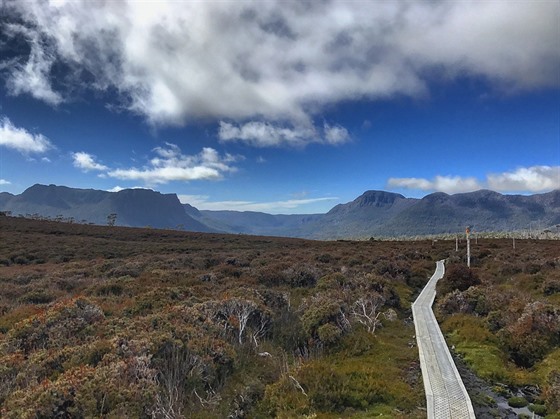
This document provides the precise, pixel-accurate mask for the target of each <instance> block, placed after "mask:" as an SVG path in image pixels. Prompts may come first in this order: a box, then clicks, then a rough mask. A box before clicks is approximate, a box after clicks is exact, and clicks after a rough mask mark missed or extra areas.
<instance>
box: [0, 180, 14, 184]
mask: <svg viewBox="0 0 560 419" xmlns="http://www.w3.org/2000/svg"><path fill="white" fill-rule="evenodd" d="M11 184H12V182H10V181H9V180H6V179H0V185H11Z"/></svg>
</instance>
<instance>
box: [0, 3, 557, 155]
mask: <svg viewBox="0 0 560 419" xmlns="http://www.w3.org/2000/svg"><path fill="white" fill-rule="evenodd" d="M5 16H6V19H5V20H4V22H6V24H4V23H3V25H2V29H1V30H2V31H3V38H4V39H6V43H5V44H6V45H8V47H9V48H11V49H10V51H13V50H14V48H12V47H13V45H18V44H17V43H18V42H20V40H25V41H26V42H27V44H28V48H23V49H22V48H21V47H19V50H21V51H22V54H20V55H17V54H16V55H15V56H13V57H12V56H10V57H9V58H6V59H5V60H4V61H3V62H2V64H1V68H3V73H4V77H5V79H6V82H7V87H8V89H9V91H10V92H11V93H12V94H22V93H27V94H30V95H33V96H34V97H36V98H37V99H40V100H43V101H45V102H47V103H51V104H56V103H59V102H60V101H62V100H64V97H65V95H66V94H67V93H68V92H72V91H75V90H76V89H77V88H78V87H80V86H82V85H84V84H86V86H87V87H89V88H92V89H97V90H101V91H104V90H110V91H111V92H113V91H116V92H119V94H120V95H121V97H120V103H119V104H117V105H118V106H121V107H126V108H128V109H129V110H131V111H133V112H136V113H138V114H141V115H143V116H145V118H146V119H147V120H148V121H150V122H151V123H154V124H183V123H185V122H188V121H189V120H190V119H192V118H198V117H210V118H216V119H217V120H224V119H225V120H233V121H243V120H244V121H247V120H255V119H258V120H263V119H264V120H270V121H286V120H289V121H293V122H294V123H295V124H296V125H297V124H301V125H302V126H305V124H306V123H307V124H309V122H310V121H311V120H312V119H313V117H314V115H316V114H317V113H318V112H319V111H320V110H321V109H323V108H324V107H325V106H327V105H329V104H334V103H337V102H340V101H347V100H361V99H375V98H387V97H392V96H395V95H406V96H417V95H422V94H425V93H426V91H427V90H428V85H429V83H430V82H431V81H432V80H434V79H438V80H441V79H453V78H454V77H457V76H461V77H463V76H465V75H467V76H480V77H483V78H484V79H485V80H486V81H488V82H489V83H490V84H491V85H493V86H496V87H499V88H507V89H508V90H513V91H516V90H524V89H538V88H543V87H549V86H558V84H559V79H558V72H559V69H560V50H559V49H558V46H557V41H558V39H560V27H559V25H558V3H557V2H555V1H529V0H527V1H516V2H507V1H488V2H479V1H460V2H458V1H442V2H427V1H426V2H422V1H402V2H362V3H360V4H359V7H357V5H356V3H354V2H347V1H344V0H338V1H337V0H333V1H329V2H299V1H282V0H276V1H268V2H251V1H239V2H172V1H169V2H138V1H132V0H129V1H118V2H115V1H106V2H91V1H88V0H76V1H71V2H70V1H56V2H55V1H51V2H47V1H44V0H26V1H12V2H7V4H6V7H5ZM10 22H11V23H10ZM13 22H19V23H13ZM84 76H87V77H84ZM85 80H88V81H87V83H86V82H85ZM55 81H56V82H55ZM296 134H300V133H295V134H293V135H296ZM279 135H280V137H281V138H283V140H282V141H284V142H289V141H290V138H292V134H290V133H286V134H285V135H284V136H282V134H279ZM296 136H297V135H296ZM249 137H250V138H251V140H249V141H252V142H254V143H256V144H261V143H260V142H259V141H260V140H256V139H254V137H251V136H249ZM309 138H313V137H309ZM325 138H326V139H330V141H331V142H334V143H339V142H340V141H341V140H343V139H344V138H345V133H344V132H343V131H340V130H338V129H336V127H335V128H334V129H332V130H331V131H329V132H328V135H327V136H326V137H325Z"/></svg>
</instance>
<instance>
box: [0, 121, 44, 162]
mask: <svg viewBox="0 0 560 419" xmlns="http://www.w3.org/2000/svg"><path fill="white" fill-rule="evenodd" d="M0 146H4V147H7V148H11V149H13V150H17V151H19V152H20V153H24V154H28V153H44V152H46V151H47V150H49V149H51V148H53V145H52V144H51V142H50V141H49V140H48V139H47V138H46V137H45V136H43V135H42V134H32V133H30V132H29V131H27V130H26V129H25V128H18V127H16V126H14V124H12V122H11V121H10V120H9V119H8V118H7V117H5V116H3V117H0Z"/></svg>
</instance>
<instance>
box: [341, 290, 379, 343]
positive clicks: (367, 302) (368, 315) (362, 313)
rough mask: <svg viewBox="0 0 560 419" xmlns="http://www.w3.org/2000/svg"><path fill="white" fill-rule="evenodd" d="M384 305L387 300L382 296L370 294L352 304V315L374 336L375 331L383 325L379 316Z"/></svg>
mask: <svg viewBox="0 0 560 419" xmlns="http://www.w3.org/2000/svg"><path fill="white" fill-rule="evenodd" d="M384 303H385V299H384V298H383V296H382V295H381V294H379V293H377V292H370V293H368V295H366V296H363V297H360V298H359V299H358V300H356V301H355V302H354V304H352V307H351V308H350V314H351V315H352V317H353V318H354V319H355V320H357V321H358V323H361V324H363V325H364V326H365V327H366V329H367V331H368V332H369V333H371V334H374V333H375V329H376V328H377V326H379V324H380V323H381V320H379V315H380V314H381V307H383V304H384Z"/></svg>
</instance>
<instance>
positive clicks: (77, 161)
mask: <svg viewBox="0 0 560 419" xmlns="http://www.w3.org/2000/svg"><path fill="white" fill-rule="evenodd" d="M72 158H73V159H74V166H75V167H77V168H78V169H81V170H83V171H84V172H89V171H90V170H99V171H103V170H107V169H108V167H107V166H105V165H103V164H101V163H97V162H96V161H95V157H94V156H92V155H91V154H88V153H85V152H83V151H80V152H78V153H72Z"/></svg>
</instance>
